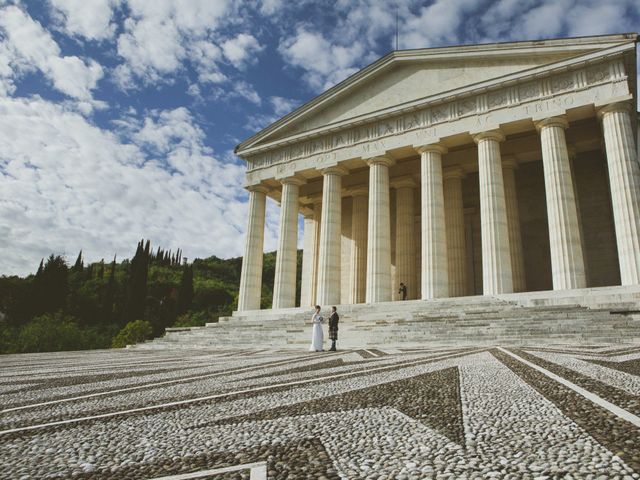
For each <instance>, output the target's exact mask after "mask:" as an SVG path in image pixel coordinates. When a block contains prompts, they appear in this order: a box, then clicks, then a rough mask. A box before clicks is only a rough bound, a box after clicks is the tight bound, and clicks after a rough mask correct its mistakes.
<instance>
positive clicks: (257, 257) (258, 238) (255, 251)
mask: <svg viewBox="0 0 640 480" xmlns="http://www.w3.org/2000/svg"><path fill="white" fill-rule="evenodd" d="M248 190H249V219H248V222H247V234H246V240H245V247H244V257H242V270H241V273H240V291H239V293H238V311H239V312H244V311H246V310H259V309H260V296H261V293H262V258H263V248H264V212H265V204H266V195H265V194H266V193H267V189H266V188H264V187H261V186H252V187H248Z"/></svg>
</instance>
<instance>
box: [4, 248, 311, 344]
mask: <svg viewBox="0 0 640 480" xmlns="http://www.w3.org/2000/svg"><path fill="white" fill-rule="evenodd" d="M301 258H302V255H301V252H298V281H297V298H298V300H299V298H300V270H301V268H300V265H301ZM241 266H242V258H241V257H239V258H230V259H226V260H225V259H220V258H217V257H209V258H205V259H196V260H194V261H193V262H191V263H186V262H184V261H183V260H182V253H181V252H180V251H179V250H178V251H177V252H171V251H164V250H162V249H161V248H158V249H156V250H155V251H153V250H152V249H151V244H150V242H149V241H146V242H145V241H144V240H143V241H141V242H140V243H139V244H138V246H137V249H136V253H135V255H134V256H133V258H132V259H131V260H128V259H126V260H121V261H118V260H117V259H115V258H114V259H113V261H111V262H108V263H105V262H104V261H101V262H96V263H91V264H88V265H85V264H84V261H83V258H82V252H80V254H79V255H78V257H77V260H76V261H75V263H74V264H73V265H72V266H71V265H69V264H68V263H67V261H66V260H65V259H64V258H62V257H60V256H55V255H51V256H50V257H49V258H48V259H47V260H43V261H42V262H41V263H40V266H39V268H38V270H37V272H36V273H35V274H33V275H28V276H27V277H24V278H23V277H17V276H2V277H0V353H18V352H45V351H59V350H80V349H91V348H110V347H122V346H125V345H126V344H127V343H135V342H136V341H141V340H144V339H147V338H151V337H154V336H160V335H162V334H163V332H164V329H165V328H166V327H171V326H196V325H204V324H205V323H207V322H216V321H217V320H218V318H219V317H220V316H225V315H230V314H231V312H232V311H233V310H234V309H235V308H236V306H237V297H238V288H239V285H240V269H241ZM274 273H275V252H270V253H265V255H264V268H263V285H262V308H270V306H271V299H272V295H273V278H274Z"/></svg>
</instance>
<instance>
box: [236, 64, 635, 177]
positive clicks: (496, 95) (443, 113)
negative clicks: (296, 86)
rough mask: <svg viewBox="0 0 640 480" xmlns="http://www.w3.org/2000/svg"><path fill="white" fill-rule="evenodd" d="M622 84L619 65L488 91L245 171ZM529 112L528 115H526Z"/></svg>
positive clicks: (308, 144)
mask: <svg viewBox="0 0 640 480" xmlns="http://www.w3.org/2000/svg"><path fill="white" fill-rule="evenodd" d="M624 79H626V75H625V73H624V65H623V64H622V61H621V60H613V61H609V62H602V63H600V64H597V65H594V66H589V67H586V68H582V69H576V70H575V71H571V72H563V73H561V74H558V75H553V76H551V77H548V78H543V79H540V80H534V81H525V82H522V83H518V84H515V85H512V86H509V87H503V88H500V89H496V90H494V91H489V92H485V93H481V94H476V95H469V96H467V97H463V98H461V99H458V100H454V101H450V102H445V103H441V104H438V105H433V106H429V107H424V108H422V109H421V110H416V111H412V112H409V113H404V114H400V115H396V116H393V117H389V118H385V119H383V120H379V121H375V122H371V123H369V124H364V125H360V126H357V127H352V128H348V129H345V130H344V131H341V132H338V133H333V134H326V135H324V136H322V137H319V138H314V139H311V140H307V141H302V142H300V143H298V144H294V145H291V146H288V147H282V148H279V149H275V150H273V151H268V152H264V153H258V154H256V155H254V156H251V157H248V159H247V163H248V171H249V172H250V171H253V170H256V169H258V168H263V167H267V166H271V165H275V164H279V163H283V162H289V161H292V160H297V159H301V158H305V157H312V156H313V157H314V158H315V159H316V160H317V162H318V163H319V164H323V163H327V162H331V161H332V160H333V159H334V158H336V155H335V153H333V154H332V151H334V150H337V149H344V148H351V147H354V146H358V148H359V150H360V151H366V150H368V149H373V150H377V148H374V147H366V145H367V144H373V143H372V142H374V141H375V142H377V143H376V145H377V146H378V147H383V146H384V142H383V140H384V139H385V138H392V137H393V136H394V135H398V134H403V133H411V132H412V131H415V132H416V138H417V140H418V141H420V140H425V139H428V137H429V135H430V134H429V131H430V130H429V128H428V127H431V126H434V125H437V124H442V123H446V122H450V121H452V120H456V119H458V118H463V117H473V116H477V120H476V123H477V125H478V127H482V126H483V125H484V124H487V125H488V124H490V120H489V118H490V116H489V115H487V114H488V113H489V112H491V111H492V110H498V109H500V108H504V107H505V106H508V105H519V104H521V103H523V102H531V101H532V100H544V99H550V100H553V96H554V95H558V94H562V93H567V92H575V91H580V90H583V89H586V88H589V87H593V86H596V85H599V84H603V83H608V82H611V81H620V80H624ZM612 88H619V87H615V86H614V87H612ZM566 102H567V100H566V99H565V100H563V101H562V102H561V104H560V105H555V106H556V107H558V108H560V107H564V108H570V107H571V105H568V104H567V103H566ZM538 105H540V103H538ZM536 108H541V107H539V106H538V107H534V106H528V107H527V113H530V114H532V115H533V114H535V113H539V112H536V111H535V109H536ZM529 110H531V111H530V112H529ZM432 131H433V130H432Z"/></svg>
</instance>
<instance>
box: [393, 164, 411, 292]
mask: <svg viewBox="0 0 640 480" xmlns="http://www.w3.org/2000/svg"><path fill="white" fill-rule="evenodd" d="M391 186H392V187H393V188H395V189H396V282H395V285H392V288H393V289H394V290H396V291H397V290H398V289H399V285H400V282H402V283H404V284H405V285H406V287H407V299H408V300H412V299H415V298H417V297H416V293H417V288H416V285H415V283H414V281H415V278H416V239H415V236H416V235H415V230H414V223H415V208H414V203H413V191H414V189H415V188H416V186H417V185H416V182H415V180H414V179H413V178H411V177H410V176H405V177H401V178H395V179H393V181H392V182H391ZM399 298H400V300H401V299H402V297H399Z"/></svg>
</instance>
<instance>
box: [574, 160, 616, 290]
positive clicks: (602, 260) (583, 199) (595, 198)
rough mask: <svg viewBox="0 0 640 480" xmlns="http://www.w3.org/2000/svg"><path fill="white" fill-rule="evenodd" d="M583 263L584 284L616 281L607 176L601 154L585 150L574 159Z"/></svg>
mask: <svg viewBox="0 0 640 480" xmlns="http://www.w3.org/2000/svg"><path fill="white" fill-rule="evenodd" d="M574 175H575V179H576V187H577V196H578V201H579V202H580V217H581V220H582V230H583V232H584V238H583V239H582V244H583V247H584V251H585V261H586V262H585V263H586V265H587V286H588V287H601V286H608V285H620V268H619V266H618V250H617V246H616V234H615V229H614V224H613V211H612V210H611V194H610V192H609V177H608V174H607V164H606V163H605V159H604V155H603V154H601V153H600V152H597V151H594V152H588V153H585V154H580V155H578V156H577V158H576V160H575V162H574Z"/></svg>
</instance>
